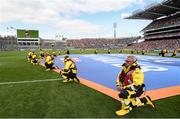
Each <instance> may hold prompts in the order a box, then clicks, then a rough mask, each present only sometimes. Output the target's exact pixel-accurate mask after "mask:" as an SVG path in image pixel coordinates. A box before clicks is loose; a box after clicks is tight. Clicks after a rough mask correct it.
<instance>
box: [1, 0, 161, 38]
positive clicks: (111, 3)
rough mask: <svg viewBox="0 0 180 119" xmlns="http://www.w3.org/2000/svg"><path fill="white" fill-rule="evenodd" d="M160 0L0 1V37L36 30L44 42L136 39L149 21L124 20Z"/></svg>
mask: <svg viewBox="0 0 180 119" xmlns="http://www.w3.org/2000/svg"><path fill="white" fill-rule="evenodd" d="M160 1H162V0H0V35H7V34H8V35H15V34H16V29H27V30H31V29H34V30H39V36H40V37H41V38H44V39H54V38H55V37H57V35H58V36H62V35H63V37H66V38H69V39H71V38H73V39H75V38H99V37H104V38H113V36H114V35H113V24H114V23H116V24H117V28H116V37H130V36H139V35H141V34H142V33H140V31H141V30H142V29H143V28H144V27H145V26H147V25H148V24H149V23H150V22H151V21H150V20H133V19H124V18H125V17H127V16H128V15H131V14H132V12H134V11H136V10H139V9H144V8H145V7H147V5H149V4H152V3H155V2H160Z"/></svg>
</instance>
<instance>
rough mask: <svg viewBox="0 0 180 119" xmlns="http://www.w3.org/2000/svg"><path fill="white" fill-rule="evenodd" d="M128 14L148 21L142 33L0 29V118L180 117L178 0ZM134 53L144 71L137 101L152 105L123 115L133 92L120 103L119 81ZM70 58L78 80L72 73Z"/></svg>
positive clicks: (128, 18) (179, 23) (179, 9)
mask: <svg viewBox="0 0 180 119" xmlns="http://www.w3.org/2000/svg"><path fill="white" fill-rule="evenodd" d="M132 12H133V11H132ZM125 19H126V20H137V19H141V20H150V21H151V22H150V23H149V24H148V25H147V26H145V27H144V28H143V29H141V31H139V32H141V33H142V34H143V35H142V36H124V37H116V31H115V28H116V26H114V37H112V38H108V37H97V38H90V37H86V38H65V37H63V36H62V37H56V38H52V39H48V38H41V37H40V32H41V31H40V30H38V29H31V28H29V29H21V28H17V29H15V31H16V35H6V36H2V35H1V34H0V50H1V52H0V118H119V117H122V118H180V114H179V109H180V74H179V72H180V59H179V58H180V1H178V0H164V1H162V2H160V3H154V4H151V5H149V6H147V7H146V8H145V9H143V10H138V11H135V12H133V13H132V14H131V15H129V16H128V17H126V18H125ZM129 56H130V57H133V58H134V57H135V58H136V59H135V62H137V63H138V64H139V65H140V66H141V68H139V69H140V70H141V71H142V73H143V74H144V84H145V88H144V89H143V90H145V91H144V92H143V94H141V95H140V96H139V97H140V99H142V98H143V97H147V96H149V97H150V98H151V99H150V101H152V103H153V104H151V103H148V100H147V105H145V104H146V103H144V104H143V105H140V104H141V103H142V102H141V103H140V104H139V103H138V104H137V105H134V103H133V102H131V105H132V107H133V110H132V109H131V108H129V107H128V109H129V110H128V113H127V114H124V115H122V116H119V115H118V114H117V113H116V111H117V110H119V109H120V108H122V107H123V101H124V102H125V99H128V98H129V97H128V96H127V98H125V99H124V98H123V101H122V97H123V96H124V95H120V94H121V93H122V92H123V91H122V90H121V91H118V89H117V86H118V85H117V81H116V79H117V78H118V76H119V75H118V73H119V72H120V71H121V70H123V68H122V66H123V65H122V64H123V63H124V62H126V60H127V58H128V57H129ZM65 57H66V58H70V60H67V61H72V63H75V65H76V66H75V68H72V70H76V74H77V77H75V78H77V79H78V80H79V81H76V80H74V79H73V80H71V81H70V79H71V78H70V79H68V78H67V77H68V76H67V71H66V70H65V68H66V64H65V62H66V58H65ZM48 58H51V60H50V61H47V59H48ZM125 59H126V60H125ZM51 61H53V62H52V63H51V64H52V66H50V65H48V63H49V62H51ZM133 63H134V62H133ZM49 66H50V67H51V68H49ZM71 66H72V64H71V65H70V66H69V67H71ZM76 67H77V68H76ZM136 68H138V67H136ZM133 71H134V70H133ZM63 73H64V74H63ZM127 75H128V73H126V74H125V76H127ZM131 75H132V74H131ZM64 77H66V78H67V79H68V81H67V82H65V79H66V78H64ZM133 84H134V83H133ZM127 87H128V86H127ZM132 90H133V88H132V89H131V91H132ZM136 91H137V89H136V90H135V92H136ZM129 95H130V93H129ZM146 99H147V98H146ZM124 104H125V105H126V103H124ZM129 105H130V104H129ZM152 105H153V106H152ZM141 106H142V107H141ZM154 106H155V108H154ZM130 107H131V106H130ZM134 107H136V108H134ZM152 107H153V108H152ZM126 110H127V109H126Z"/></svg>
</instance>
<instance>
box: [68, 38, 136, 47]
mask: <svg viewBox="0 0 180 119" xmlns="http://www.w3.org/2000/svg"><path fill="white" fill-rule="evenodd" d="M138 38H139V37H130V38H116V39H113V38H86V39H73V40H67V46H68V47H73V48H100V49H119V48H122V47H126V46H127V45H128V44H131V43H133V42H134V41H136V40H137V39H138Z"/></svg>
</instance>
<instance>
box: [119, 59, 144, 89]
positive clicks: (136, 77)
mask: <svg viewBox="0 0 180 119" xmlns="http://www.w3.org/2000/svg"><path fill="white" fill-rule="evenodd" d="M142 84H144V74H143V72H142V71H141V68H140V66H138V65H137V63H136V62H135V63H133V64H132V65H130V66H128V67H126V66H125V64H123V65H122V70H121V72H120V73H119V74H118V77H117V80H116V85H117V86H122V87H123V88H124V89H125V88H126V87H132V86H141V85H142Z"/></svg>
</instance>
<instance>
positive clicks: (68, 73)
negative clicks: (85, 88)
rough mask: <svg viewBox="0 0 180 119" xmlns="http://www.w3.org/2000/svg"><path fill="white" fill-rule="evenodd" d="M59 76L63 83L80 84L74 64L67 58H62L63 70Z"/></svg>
mask: <svg viewBox="0 0 180 119" xmlns="http://www.w3.org/2000/svg"><path fill="white" fill-rule="evenodd" d="M60 75H61V76H62V78H63V79H64V80H63V82H69V81H75V82H80V80H79V79H78V77H77V68H76V64H75V62H74V61H73V60H72V59H71V58H69V56H65V57H64V68H63V69H62V70H61V71H60Z"/></svg>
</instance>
